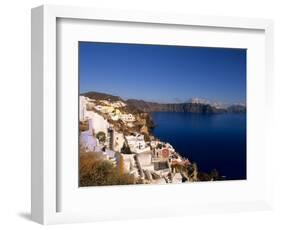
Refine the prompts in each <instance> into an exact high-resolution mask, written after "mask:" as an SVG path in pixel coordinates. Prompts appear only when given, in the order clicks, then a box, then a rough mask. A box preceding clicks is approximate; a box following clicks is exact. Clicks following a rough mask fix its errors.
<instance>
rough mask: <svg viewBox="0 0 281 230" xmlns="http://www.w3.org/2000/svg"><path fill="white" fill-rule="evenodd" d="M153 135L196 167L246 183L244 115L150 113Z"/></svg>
mask: <svg viewBox="0 0 281 230" xmlns="http://www.w3.org/2000/svg"><path fill="white" fill-rule="evenodd" d="M151 115H152V118H153V121H154V123H155V124H156V127H155V128H154V130H153V134H154V135H155V136H156V137H158V138H159V139H160V140H162V141H166V142H169V143H171V144H172V145H173V147H174V148H175V149H176V151H177V152H179V153H181V154H182V155H183V156H185V157H187V158H188V159H190V160H191V161H194V162H196V163H197V164H198V167H199V170H200V171H204V172H209V171H210V170H212V169H217V170H218V171H219V173H220V175H222V176H225V177H226V178H225V179H227V180H233V179H246V114H211V115H209V114H208V115H206V114H191V113H174V112H155V113H151Z"/></svg>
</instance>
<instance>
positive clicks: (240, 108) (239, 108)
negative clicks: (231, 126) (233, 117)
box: [227, 105, 246, 113]
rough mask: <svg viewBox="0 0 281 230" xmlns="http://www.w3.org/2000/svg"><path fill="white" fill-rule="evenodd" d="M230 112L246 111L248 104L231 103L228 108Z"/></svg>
mask: <svg viewBox="0 0 281 230" xmlns="http://www.w3.org/2000/svg"><path fill="white" fill-rule="evenodd" d="M227 112H229V113H246V106H244V105H231V106H229V107H228V108H227Z"/></svg>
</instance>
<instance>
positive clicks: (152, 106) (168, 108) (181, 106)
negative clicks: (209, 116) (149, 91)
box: [126, 99, 227, 113]
mask: <svg viewBox="0 0 281 230" xmlns="http://www.w3.org/2000/svg"><path fill="white" fill-rule="evenodd" d="M126 103H127V104H128V105H130V106H134V107H136V108H137V109H139V110H142V111H144V112H189V113H225V112H227V110H226V109H219V108H216V107H214V106H211V105H209V104H201V103H176V104H160V103H155V102H146V101H142V100H133V99H130V100H127V101H126Z"/></svg>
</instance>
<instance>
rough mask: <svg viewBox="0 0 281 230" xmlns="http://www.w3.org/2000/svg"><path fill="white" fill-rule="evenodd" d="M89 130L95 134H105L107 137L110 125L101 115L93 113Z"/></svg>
mask: <svg viewBox="0 0 281 230" xmlns="http://www.w3.org/2000/svg"><path fill="white" fill-rule="evenodd" d="M89 128H90V130H91V131H92V132H94V133H95V134H97V133H99V132H104V133H105V134H106V135H107V131H108V128H109V123H108V122H107V120H105V119H104V118H103V117H102V116H101V115H99V114H97V113H95V112H93V114H91V118H90V119H89Z"/></svg>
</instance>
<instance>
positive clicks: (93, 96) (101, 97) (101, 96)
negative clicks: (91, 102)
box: [81, 91, 124, 102]
mask: <svg viewBox="0 0 281 230" xmlns="http://www.w3.org/2000/svg"><path fill="white" fill-rule="evenodd" d="M81 95H82V96H85V97H88V98H91V99H95V100H108V101H111V102H114V101H124V100H123V99H122V98H121V97H118V96H113V95H110V94H106V93H99V92H93V91H91V92H87V93H82V94H81Z"/></svg>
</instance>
